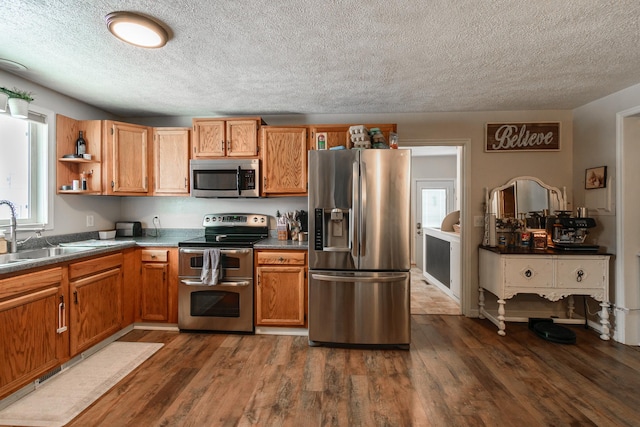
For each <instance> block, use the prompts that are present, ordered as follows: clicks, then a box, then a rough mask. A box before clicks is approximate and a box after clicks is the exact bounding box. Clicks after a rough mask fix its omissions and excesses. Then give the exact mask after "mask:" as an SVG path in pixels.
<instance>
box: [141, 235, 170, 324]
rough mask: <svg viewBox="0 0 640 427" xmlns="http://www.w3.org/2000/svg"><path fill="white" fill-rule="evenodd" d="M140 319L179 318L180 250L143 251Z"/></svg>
mask: <svg viewBox="0 0 640 427" xmlns="http://www.w3.org/2000/svg"><path fill="white" fill-rule="evenodd" d="M140 259H141V269H140V274H141V279H140V288H139V298H138V300H139V305H140V320H141V321H145V322H170V323H176V322H177V321H178V309H177V306H178V283H177V278H178V271H177V267H178V266H177V264H178V250H177V249H176V248H145V249H141V250H140Z"/></svg>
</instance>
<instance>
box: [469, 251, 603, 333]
mask: <svg viewBox="0 0 640 427" xmlns="http://www.w3.org/2000/svg"><path fill="white" fill-rule="evenodd" d="M479 251H480V253H479V261H478V262H479V270H480V278H479V279H480V281H479V284H480V288H479V297H478V308H479V313H480V318H481V319H484V318H487V319H489V320H490V321H491V322H492V323H494V324H495V325H496V326H497V327H498V334H499V335H501V336H504V335H506V332H505V321H508V320H515V319H510V318H507V317H505V313H506V311H505V305H506V300H508V299H510V298H512V297H513V296H515V295H516V294H537V295H540V296H541V297H544V298H546V299H548V300H549V301H558V300H560V299H562V298H564V297H569V298H568V299H567V301H568V307H567V319H563V320H564V323H578V322H580V321H576V319H573V314H574V313H573V311H574V302H573V295H588V296H591V297H592V298H594V299H596V300H597V301H599V302H600V307H601V310H600V324H601V325H602V334H601V335H600V338H601V339H603V340H608V339H609V338H610V336H609V327H610V323H609V305H610V304H609V258H610V255H609V254H601V253H594V254H591V253H580V252H578V251H576V252H561V253H560V252H556V251H554V250H552V249H547V250H530V249H528V248H524V249H523V248H514V249H507V248H501V247H488V246H481V247H480V250H479ZM485 291H489V292H491V293H492V294H494V295H495V296H496V297H497V298H498V300H497V302H498V314H497V316H495V315H493V314H492V313H489V312H488V311H487V310H485ZM554 321H556V319H554ZM558 322H559V323H561V321H560V320H558Z"/></svg>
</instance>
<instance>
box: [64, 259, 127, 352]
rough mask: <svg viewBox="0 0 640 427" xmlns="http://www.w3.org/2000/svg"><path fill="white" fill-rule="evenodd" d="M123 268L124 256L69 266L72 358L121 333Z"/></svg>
mask: <svg viewBox="0 0 640 427" xmlns="http://www.w3.org/2000/svg"><path fill="white" fill-rule="evenodd" d="M122 265H123V255H122V253H117V254H114V255H107V256H104V257H101V258H94V259H90V260H87V261H81V262H77V263H73V264H70V265H69V295H70V299H71V301H69V304H68V306H69V315H70V321H69V323H70V325H69V326H70V329H71V335H70V352H71V356H74V355H76V354H78V353H80V352H82V351H84V350H86V349H88V348H89V347H91V346H93V345H95V344H97V343H99V342H100V341H102V340H103V339H105V338H108V337H109V336H110V335H113V334H114V333H116V332H118V331H119V330H120V329H121V325H122V284H123V268H122Z"/></svg>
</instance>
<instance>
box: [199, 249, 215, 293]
mask: <svg viewBox="0 0 640 427" xmlns="http://www.w3.org/2000/svg"><path fill="white" fill-rule="evenodd" d="M219 277H220V249H216V248H207V249H205V250H204V253H203V254H202V273H200V280H202V284H203V285H206V286H213V285H217V284H218V278H219Z"/></svg>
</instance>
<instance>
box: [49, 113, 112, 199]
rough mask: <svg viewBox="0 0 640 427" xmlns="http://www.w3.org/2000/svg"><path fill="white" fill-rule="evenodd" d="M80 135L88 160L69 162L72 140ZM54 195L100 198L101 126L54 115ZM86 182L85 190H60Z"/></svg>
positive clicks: (99, 122) (74, 145) (74, 141)
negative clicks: (85, 195) (74, 182)
mask: <svg viewBox="0 0 640 427" xmlns="http://www.w3.org/2000/svg"><path fill="white" fill-rule="evenodd" d="M80 131H82V132H83V138H84V140H85V142H86V144H87V147H86V153H87V154H91V160H86V159H77V158H69V157H65V156H69V155H71V154H75V152H76V140H77V139H78V136H79V135H80ZM56 159H57V162H56V163H57V164H56V194H101V193H102V122H101V121H100V120H74V119H71V118H69V117H65V116H63V115H60V114H58V115H57V116H56ZM83 173H84V174H85V177H86V180H87V189H86V190H82V189H80V190H62V186H71V185H72V182H73V180H80V179H81V177H82V174H83Z"/></svg>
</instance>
